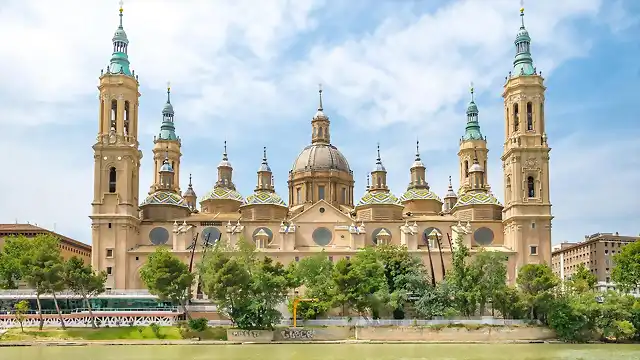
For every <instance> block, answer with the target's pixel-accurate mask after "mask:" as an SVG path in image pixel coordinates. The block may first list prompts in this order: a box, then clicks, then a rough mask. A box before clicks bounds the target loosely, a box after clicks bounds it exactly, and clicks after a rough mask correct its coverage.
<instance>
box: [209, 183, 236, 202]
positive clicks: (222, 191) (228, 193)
mask: <svg viewBox="0 0 640 360" xmlns="http://www.w3.org/2000/svg"><path fill="white" fill-rule="evenodd" d="M207 200H235V201H239V202H241V203H244V198H243V197H242V195H240V193H239V192H237V191H235V190H232V189H228V188H225V187H222V186H214V187H213V190H211V191H210V192H209V193H207V194H206V195H205V196H203V197H202V199H201V200H200V201H201V202H202V201H207Z"/></svg>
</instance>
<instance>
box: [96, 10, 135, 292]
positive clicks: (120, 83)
mask: <svg viewBox="0 0 640 360" xmlns="http://www.w3.org/2000/svg"><path fill="white" fill-rule="evenodd" d="M122 13H123V9H122V2H121V3H120V14H119V15H120V24H119V26H118V28H117V29H116V32H115V34H114V36H113V54H112V56H111V61H110V63H109V66H108V67H107V69H106V70H103V71H102V72H101V74H100V84H99V86H98V90H99V92H100V97H99V99H100V102H99V107H100V111H99V116H98V120H99V121H98V136H97V138H96V143H95V144H94V145H93V153H94V180H93V202H92V203H91V205H92V214H91V216H90V218H91V220H92V224H91V227H92V246H93V250H92V255H91V257H92V260H91V262H92V265H93V267H94V268H95V269H98V270H104V271H106V272H107V274H108V279H107V283H106V287H107V288H112V289H117V288H125V287H128V286H127V283H128V281H129V280H130V279H129V278H128V276H127V273H128V270H129V269H128V267H129V264H128V258H129V257H128V256H127V254H126V251H127V249H130V248H131V247H132V246H133V245H135V244H136V243H137V237H138V226H139V224H140V220H139V209H138V193H139V185H140V180H139V172H140V160H141V159H142V152H141V151H140V150H139V149H138V147H139V143H138V99H139V97H140V93H139V92H138V88H139V83H138V79H137V77H136V76H135V73H134V72H133V71H131V69H130V67H129V58H128V55H127V47H128V46H129V40H128V39H127V34H126V33H125V31H124V28H123V26H122V15H123V14H122Z"/></svg>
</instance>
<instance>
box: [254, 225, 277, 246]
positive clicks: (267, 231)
mask: <svg viewBox="0 0 640 360" xmlns="http://www.w3.org/2000/svg"><path fill="white" fill-rule="evenodd" d="M260 230H264V232H266V233H267V235H269V239H267V243H270V242H271V240H272V239H273V231H271V229H269V228H268V227H259V228H257V229H255V230H253V235H251V237H252V238H253V239H254V240H255V238H256V234H257V233H258V232H259V231H260Z"/></svg>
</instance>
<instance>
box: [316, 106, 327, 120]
mask: <svg viewBox="0 0 640 360" xmlns="http://www.w3.org/2000/svg"><path fill="white" fill-rule="evenodd" d="M327 119H329V117H327V115H325V114H324V112H323V111H322V109H318V111H317V112H316V114H315V115H313V120H327Z"/></svg>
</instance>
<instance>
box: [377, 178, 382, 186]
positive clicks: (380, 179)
mask: <svg viewBox="0 0 640 360" xmlns="http://www.w3.org/2000/svg"><path fill="white" fill-rule="evenodd" d="M377 178H378V181H377V183H378V187H379V188H380V187H382V178H380V176H378V177H377Z"/></svg>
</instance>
